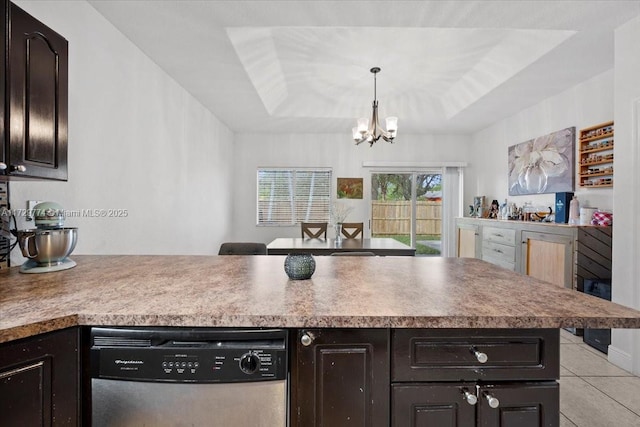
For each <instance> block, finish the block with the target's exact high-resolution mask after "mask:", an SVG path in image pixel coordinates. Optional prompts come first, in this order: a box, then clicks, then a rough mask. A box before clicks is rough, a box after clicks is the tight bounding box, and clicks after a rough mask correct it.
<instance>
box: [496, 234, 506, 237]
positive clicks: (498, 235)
mask: <svg viewBox="0 0 640 427" xmlns="http://www.w3.org/2000/svg"><path fill="white" fill-rule="evenodd" d="M494 236H496V237H504V236H503V235H502V234H494Z"/></svg>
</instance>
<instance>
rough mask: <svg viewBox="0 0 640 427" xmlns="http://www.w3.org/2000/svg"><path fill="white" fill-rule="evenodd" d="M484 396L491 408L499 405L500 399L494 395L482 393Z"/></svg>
mask: <svg viewBox="0 0 640 427" xmlns="http://www.w3.org/2000/svg"><path fill="white" fill-rule="evenodd" d="M484 398H485V399H487V403H488V404H489V406H490V407H492V408H493V409H496V408H497V407H498V406H500V401H499V400H498V399H497V398H496V397H493V396H491V395H490V394H489V393H484Z"/></svg>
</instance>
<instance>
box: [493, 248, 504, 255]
mask: <svg viewBox="0 0 640 427" xmlns="http://www.w3.org/2000/svg"><path fill="white" fill-rule="evenodd" d="M494 251H495V252H498V253H499V254H501V253H502V251H501V250H500V249H494Z"/></svg>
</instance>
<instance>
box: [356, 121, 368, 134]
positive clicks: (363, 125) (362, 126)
mask: <svg viewBox="0 0 640 427" xmlns="http://www.w3.org/2000/svg"><path fill="white" fill-rule="evenodd" d="M368 129H369V119H365V118H360V119H358V132H360V133H361V134H365V133H367V130H368Z"/></svg>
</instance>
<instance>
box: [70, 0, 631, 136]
mask: <svg viewBox="0 0 640 427" xmlns="http://www.w3.org/2000/svg"><path fill="white" fill-rule="evenodd" d="M88 2H89V4H91V6H93V7H94V8H95V9H96V10H97V11H98V12H99V13H101V14H102V15H103V16H104V17H105V18H106V19H107V20H109V21H110V22H111V23H112V24H113V25H114V26H115V27H116V28H117V29H118V30H120V31H121V32H122V33H123V34H124V35H125V36H126V37H127V38H128V39H129V40H131V41H132V42H133V43H134V44H135V45H136V46H137V47H139V48H140V49H141V50H142V51H143V52H144V53H145V54H146V55H147V56H149V58H151V60H153V61H154V62H155V63H157V64H158V66H160V67H161V68H162V69H163V70H165V71H166V72H167V74H169V75H170V76H172V77H173V78H174V79H175V80H176V81H177V82H178V83H179V84H180V85H182V86H183V87H184V88H185V89H186V90H187V91H188V92H189V93H191V94H193V96H194V97H195V98H196V99H198V100H199V101H200V102H201V103H202V104H203V105H204V106H205V107H206V108H208V109H209V110H210V111H211V112H212V113H213V114H215V115H216V116H217V117H218V118H219V119H220V120H222V121H223V122H224V123H225V124H227V125H228V126H229V127H230V128H231V129H232V130H233V131H235V132H245V133H252V132H261V133H262V132H272V133H287V134H295V133H334V132H335V133H341V134H345V135H347V134H349V132H350V129H351V128H352V127H353V123H354V120H356V119H357V118H358V117H360V116H362V115H363V111H368V110H369V109H370V108H371V91H372V89H373V85H372V82H371V75H370V74H371V73H370V72H369V69H370V68H371V67H374V66H378V67H380V68H382V70H383V71H382V72H381V73H380V74H379V75H378V79H377V87H378V100H379V102H380V103H379V106H380V107H379V111H378V113H379V115H380V117H388V116H397V117H398V118H399V120H400V121H399V125H400V127H401V133H402V134H403V135H407V134H412V133H413V134H421V133H429V134H433V133H472V132H476V131H478V130H480V129H483V128H485V127H487V126H489V125H491V124H493V123H495V122H496V121H498V120H500V119H503V118H505V117H509V116H511V115H513V114H516V113H517V112H519V111H521V110H522V109H524V108H528V107H530V106H532V105H535V104H536V103H539V102H541V101H543V100H545V99H547V98H549V97H551V96H555V95H557V94H559V93H562V92H563V91H566V90H568V89H570V88H572V87H574V86H575V85H577V84H579V83H582V82H584V81H586V80H588V79H590V78H593V77H595V76H598V75H601V74H602V73H605V72H607V71H610V70H611V68H612V67H613V63H614V31H615V29H616V28H618V27H619V26H620V25H622V24H624V23H625V22H627V21H629V20H631V19H633V18H635V17H637V16H638V15H639V14H640V2H639V1H628V0H627V1H625V0H609V1H591V0H575V1H539V0H512V1H503V0H500V1H496V0H477V1H473V0H465V1H445V0H442V1H440V0H437V1H436V0H424V1H401V0H375V1H374V0H370V1H362V0H357V1H355V0H341V1H333V0H331V1H325V0H314V1H283V0H280V1H275V0H260V1H255V0H252V1H244V0H233V1H202V0H193V1H192V0H183V1H153V0H136V1H131V0H88ZM71 3H74V4H76V3H75V2H71ZM77 4H78V7H85V6H86V4H85V3H84V2H78V3H77Z"/></svg>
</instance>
